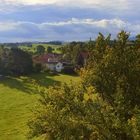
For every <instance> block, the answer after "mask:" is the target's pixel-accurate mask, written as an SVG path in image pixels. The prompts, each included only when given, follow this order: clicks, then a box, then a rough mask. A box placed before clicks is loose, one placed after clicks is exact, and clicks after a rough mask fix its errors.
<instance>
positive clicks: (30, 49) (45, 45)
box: [19, 44, 63, 53]
mask: <svg viewBox="0 0 140 140" xmlns="http://www.w3.org/2000/svg"><path fill="white" fill-rule="evenodd" d="M38 45H42V46H44V48H45V49H46V50H47V48H48V47H51V48H53V52H54V53H61V51H60V50H59V48H60V47H62V46H63V45H51V44H33V45H32V47H27V46H19V48H21V49H23V50H25V51H28V52H31V53H35V51H36V46H38Z"/></svg>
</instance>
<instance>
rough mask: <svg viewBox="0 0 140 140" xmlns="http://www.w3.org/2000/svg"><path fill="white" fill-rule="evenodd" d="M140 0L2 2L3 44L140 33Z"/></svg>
mask: <svg viewBox="0 0 140 140" xmlns="http://www.w3.org/2000/svg"><path fill="white" fill-rule="evenodd" d="M139 6H140V0H0V42H21V41H50V40H62V41H72V40H88V39H89V38H90V37H91V38H93V39H94V38H95V37H96V36H97V34H98V32H102V33H104V34H105V35H106V34H108V33H111V34H112V36H113V37H115V35H116V34H117V32H119V31H120V30H122V29H123V30H126V31H129V32H131V35H132V36H135V35H136V34H138V33H140V14H139V13H140V8H139Z"/></svg>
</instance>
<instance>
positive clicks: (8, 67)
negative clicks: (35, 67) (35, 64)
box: [0, 48, 32, 75]
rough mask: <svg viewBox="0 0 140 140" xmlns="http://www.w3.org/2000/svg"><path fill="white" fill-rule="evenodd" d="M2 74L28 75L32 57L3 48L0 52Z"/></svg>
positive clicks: (21, 51) (22, 52)
mask: <svg viewBox="0 0 140 140" xmlns="http://www.w3.org/2000/svg"><path fill="white" fill-rule="evenodd" d="M0 60H1V61H0V62H1V63H0V64H1V73H2V74H14V75H21V74H28V73H31V72H32V57H31V55H30V54H28V53H27V52H24V51H23V50H21V49H18V48H11V49H7V48H3V49H2V50H1V51H0Z"/></svg>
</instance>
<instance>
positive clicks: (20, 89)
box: [0, 74, 79, 140]
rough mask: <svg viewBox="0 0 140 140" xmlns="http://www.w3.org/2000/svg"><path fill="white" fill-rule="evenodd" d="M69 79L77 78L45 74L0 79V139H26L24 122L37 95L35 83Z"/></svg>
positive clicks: (26, 129) (51, 83) (28, 116)
mask: <svg viewBox="0 0 140 140" xmlns="http://www.w3.org/2000/svg"><path fill="white" fill-rule="evenodd" d="M71 79H72V80H74V81H78V80H79V78H78V77H75V76H68V75H57V76H49V75H46V74H38V75H32V76H30V77H20V78H11V77H9V78H7V79H4V80H0V140H26V139H27V138H26V133H27V132H28V127H27V125H26V124H27V121H28V120H29V119H30V117H31V109H33V108H34V106H35V104H36V102H37V98H38V97H39V95H38V94H37V88H36V87H37V86H36V85H42V86H49V85H53V84H54V83H61V82H69V81H70V80H71Z"/></svg>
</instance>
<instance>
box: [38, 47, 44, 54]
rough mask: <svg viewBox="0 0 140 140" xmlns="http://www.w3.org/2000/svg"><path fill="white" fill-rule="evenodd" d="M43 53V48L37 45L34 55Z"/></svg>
mask: <svg viewBox="0 0 140 140" xmlns="http://www.w3.org/2000/svg"><path fill="white" fill-rule="evenodd" d="M44 52H45V48H44V46H42V45H38V46H37V47H36V53H37V54H43V53H44Z"/></svg>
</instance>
